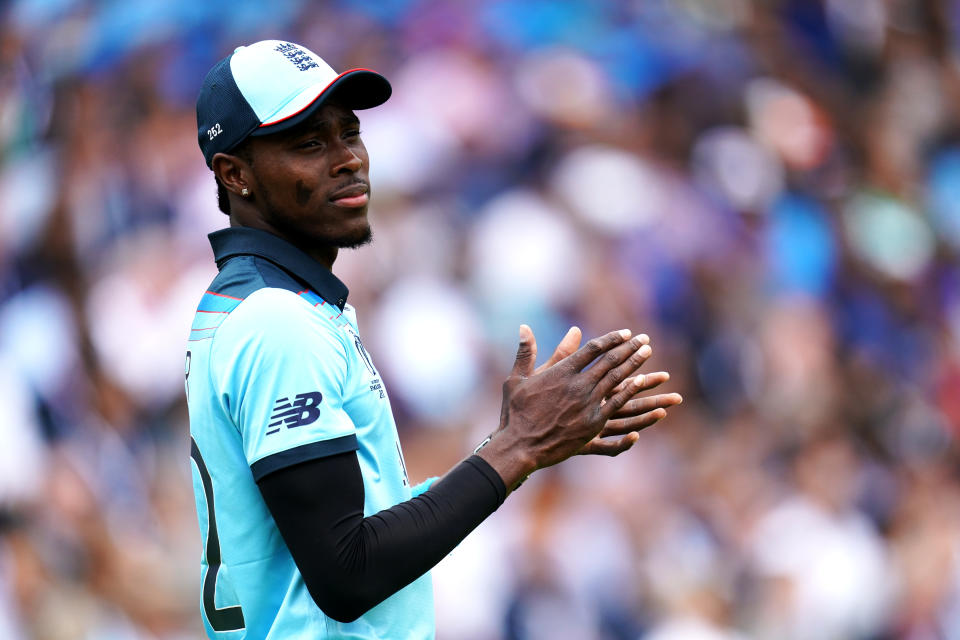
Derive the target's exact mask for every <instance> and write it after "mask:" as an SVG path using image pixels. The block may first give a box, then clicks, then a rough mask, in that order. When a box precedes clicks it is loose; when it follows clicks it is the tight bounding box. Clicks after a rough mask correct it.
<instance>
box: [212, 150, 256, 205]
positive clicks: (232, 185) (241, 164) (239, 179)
mask: <svg viewBox="0 0 960 640" xmlns="http://www.w3.org/2000/svg"><path fill="white" fill-rule="evenodd" d="M210 166H211V168H212V169H213V173H214V175H216V176H217V179H218V180H220V183H221V184H222V185H223V186H224V187H226V189H227V191H230V192H232V193H234V194H236V195H238V196H241V194H242V192H243V190H244V189H248V190H249V189H250V183H251V174H250V165H249V164H248V163H247V162H246V161H245V160H244V159H243V158H241V157H240V156H232V155H230V154H228V153H216V154H214V156H213V161H212V162H211V163H210ZM248 192H249V191H248Z"/></svg>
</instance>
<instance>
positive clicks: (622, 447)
mask: <svg viewBox="0 0 960 640" xmlns="http://www.w3.org/2000/svg"><path fill="white" fill-rule="evenodd" d="M639 439H640V434H639V433H628V434H627V435H625V436H623V437H622V438H619V439H617V440H601V439H600V438H599V437H597V438H594V439H593V440H591V441H590V442H588V443H587V444H585V445H583V448H582V449H580V451H578V452H577V453H578V454H579V455H581V456H610V457H613V456H618V455H620V454H621V453H623V452H624V451H626V450H627V449H629V448H630V447H632V446H633V445H635V444H636V443H637V440H639Z"/></svg>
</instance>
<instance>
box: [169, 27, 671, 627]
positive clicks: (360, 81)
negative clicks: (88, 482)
mask: <svg viewBox="0 0 960 640" xmlns="http://www.w3.org/2000/svg"><path fill="white" fill-rule="evenodd" d="M390 92H391V88H390V84H389V83H388V82H387V80H386V79H385V78H383V76H381V75H379V74H377V73H375V72H373V71H370V70H367V69H352V70H349V71H346V72H344V73H339V74H338V73H337V72H335V71H334V70H333V69H332V68H331V67H330V66H329V65H328V64H327V63H326V62H324V61H323V60H322V59H321V58H320V57H319V56H317V55H316V54H315V53H313V52H311V51H310V50H308V49H307V48H305V47H303V46H300V45H298V44H294V43H290V42H283V41H278V40H266V41H262V42H257V43H254V44H251V45H249V46H245V47H239V48H237V49H236V50H235V51H234V52H233V53H232V54H230V55H229V56H227V57H226V58H224V59H223V60H221V61H220V62H219V63H217V64H216V65H215V66H214V67H213V68H212V69H211V70H210V72H209V73H208V74H207V77H206V80H205V81H204V84H203V87H202V89H201V90H200V95H199V97H198V99H197V125H198V130H197V134H198V138H199V143H200V149H201V151H202V152H203V155H204V158H205V160H206V162H207V165H208V166H209V167H210V168H211V169H212V170H213V172H214V175H215V176H216V181H217V184H218V189H219V199H220V207H221V209H222V210H223V211H224V212H225V213H227V214H229V216H230V226H229V228H227V229H223V230H221V231H217V232H215V233H212V234H210V243H211V245H212V248H213V253H214V257H215V259H216V263H217V267H218V269H219V274H218V275H217V276H216V277H215V278H214V280H213V282H212V283H211V284H210V287H209V289H208V290H207V291H206V292H205V293H204V294H203V297H202V299H201V300H200V304H199V307H198V309H197V312H196V315H195V318H194V322H193V327H192V329H191V331H190V336H189V342H188V343H187V344H188V347H187V349H188V350H187V357H186V388H187V398H188V405H189V411H190V432H191V443H190V445H191V458H192V461H193V467H192V468H193V484H194V492H195V495H196V506H197V514H198V517H199V521H200V532H201V535H202V538H203V554H202V560H201V583H202V584H201V602H202V612H203V621H204V625H205V627H206V630H207V633H208V634H209V636H210V637H211V638H218V639H235V638H236V639H239V638H250V639H269V640H279V639H283V640H294V639H307V638H309V639H319V638H364V639H369V640H373V639H385V638H391V639H411V638H432V637H433V636H434V615H433V598H432V587H431V583H430V575H429V570H430V568H431V567H433V566H434V565H435V564H436V563H437V562H438V561H439V560H441V559H442V558H443V557H444V556H445V555H446V554H448V553H449V552H450V551H451V550H452V549H453V548H454V547H455V546H456V545H457V544H458V543H459V542H460V541H461V540H463V538H464V537H465V536H466V535H467V534H468V533H469V532H470V531H471V530H473V529H474V528H475V527H476V526H477V525H478V524H479V523H480V522H482V521H483V520H484V519H485V518H486V517H487V516H489V515H490V514H491V513H493V512H494V511H495V510H496V509H497V508H498V507H499V505H500V504H501V503H502V502H503V501H504V500H505V499H506V498H507V496H508V495H509V494H510V492H511V491H512V490H514V489H515V488H516V487H517V486H518V485H519V484H520V483H521V482H522V481H523V480H524V479H525V478H526V477H527V476H528V475H530V474H531V473H533V472H534V471H536V470H537V469H540V468H543V467H547V466H550V465H553V464H556V463H558V462H561V461H563V460H565V459H566V458H568V457H570V456H572V455H575V454H585V453H592V454H604V455H616V454H618V453H620V452H622V451H625V450H627V449H629V448H630V447H631V446H632V445H633V444H634V443H635V442H636V441H637V438H638V434H637V433H636V432H637V430H639V429H642V428H643V427H646V426H648V425H650V424H652V423H654V422H656V421H657V420H659V419H661V418H662V417H664V415H665V409H666V408H667V407H669V406H671V405H675V404H677V403H679V402H680V401H681V399H680V397H679V396H678V395H677V394H662V395H654V396H641V395H639V394H641V392H644V391H647V390H649V389H652V388H653V387H656V386H657V385H659V384H661V383H662V382H664V381H665V380H666V379H667V374H666V373H662V372H661V373H653V374H648V375H646V376H644V375H634V374H635V373H636V371H637V370H638V369H639V368H640V366H641V365H642V364H643V362H644V361H645V360H646V359H647V358H648V357H649V355H650V346H649V345H648V344H647V342H648V340H647V338H646V336H636V337H632V336H631V334H630V332H629V331H627V330H622V331H614V332H611V333H608V334H606V335H604V336H601V337H599V338H596V339H593V340H590V341H589V342H587V343H586V345H584V346H583V347H582V348H578V347H579V344H580V335H579V332H578V331H577V330H571V332H570V333H568V335H567V337H566V338H564V340H563V341H562V342H561V344H560V345H559V346H558V348H557V350H556V351H555V353H554V354H553V356H552V357H551V358H550V359H549V360H548V361H547V363H546V364H544V365H543V366H541V367H540V368H539V369H536V370H535V369H534V362H535V359H536V342H535V340H534V336H533V333H532V332H531V331H530V329H529V328H528V327H526V326H522V327H521V329H520V346H519V349H518V352H517V357H516V362H515V364H514V367H513V371H512V372H511V373H510V376H509V377H508V378H507V381H506V383H505V384H504V387H503V389H504V396H503V406H502V411H501V420H500V424H499V425H491V432H492V433H491V436H490V437H489V438H487V439H486V440H485V441H484V443H483V444H482V445H481V446H480V447H478V449H477V450H476V451H475V452H474V454H473V455H470V456H468V457H467V458H466V459H464V460H463V461H462V462H460V463H459V464H458V465H456V466H455V467H453V468H452V469H450V470H449V471H448V472H447V474H446V475H445V476H444V477H443V478H442V479H439V480H434V481H428V482H425V483H423V484H421V485H418V486H416V487H411V486H410V483H409V480H408V478H407V473H406V469H405V467H404V462H403V454H402V451H401V448H400V443H399V441H398V439H397V429H396V426H395V424H394V420H393V416H392V413H391V409H390V401H389V398H388V395H387V391H386V387H385V385H384V382H383V380H382V378H381V377H380V373H379V371H378V370H377V367H376V365H375V363H374V361H373V358H372V357H371V356H370V354H369V353H368V352H367V351H366V349H365V348H364V346H363V342H362V341H361V339H360V334H359V331H358V329H357V318H356V313H355V311H354V309H353V307H351V306H350V305H349V304H348V303H347V294H348V290H347V286H346V285H345V284H344V283H343V282H341V281H340V280H339V279H337V277H336V276H334V275H333V273H332V272H331V268H332V267H333V263H334V261H335V260H336V258H337V254H338V252H339V251H340V249H343V248H351V247H357V246H360V245H362V244H364V243H367V242H369V241H370V238H371V231H370V225H369V223H368V221H367V207H368V204H369V202H370V194H371V190H370V189H371V186H370V180H369V177H368V173H367V172H368V170H369V166H370V159H369V158H368V156H367V151H366V149H365V148H364V146H363V142H362V141H361V138H360V129H359V126H360V124H359V121H358V120H357V117H356V115H355V113H354V112H355V111H356V110H361V109H367V108H371V107H375V106H377V105H380V104H382V103H383V102H384V101H386V100H387V99H388V98H389V97H390ZM397 153H403V150H402V149H398V150H397ZM410 303H411V304H417V302H416V301H415V300H411V302H410ZM424 357H429V354H424ZM591 364H592V366H589V365H591ZM465 588H469V585H465Z"/></svg>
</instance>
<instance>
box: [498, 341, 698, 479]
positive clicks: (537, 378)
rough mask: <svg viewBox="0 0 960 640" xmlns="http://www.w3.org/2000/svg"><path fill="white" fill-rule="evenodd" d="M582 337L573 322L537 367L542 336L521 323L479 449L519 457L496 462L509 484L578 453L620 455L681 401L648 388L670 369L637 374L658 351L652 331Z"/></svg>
mask: <svg viewBox="0 0 960 640" xmlns="http://www.w3.org/2000/svg"><path fill="white" fill-rule="evenodd" d="M580 340H581V334H580V331H579V329H577V328H576V327H574V328H572V329H571V330H570V331H569V332H567V335H566V336H565V337H564V338H563V340H561V342H560V344H559V345H558V346H557V348H556V350H555V351H554V353H553V355H552V356H551V357H550V359H549V360H548V361H547V362H546V363H544V364H543V365H542V366H540V367H538V368H534V367H535V362H536V357H537V343H536V339H535V337H534V335H533V331H532V330H531V329H530V328H529V327H528V326H526V325H522V326H521V327H520V346H519V348H518V350H517V357H516V361H515V362H514V366H513V370H512V371H511V372H510V376H509V377H508V378H507V380H506V382H504V384H503V405H502V408H501V415H500V426H499V428H498V429H497V431H496V432H495V434H494V436H493V438H492V440H491V446H490V447H488V449H489V451H483V452H481V455H483V456H484V457H485V458H487V460H488V462H491V463H492V464H493V463H494V460H496V459H497V458H500V459H499V460H497V462H502V460H503V459H502V458H501V456H502V455H507V456H509V457H510V458H511V459H512V460H513V461H514V464H512V465H510V464H507V465H502V464H501V465H497V464H494V467H495V468H496V467H498V466H500V467H501V468H500V470H501V473H502V475H504V476H505V482H506V483H507V486H508V488H513V486H515V483H512V481H513V480H515V479H516V480H517V482H519V478H522V477H525V476H524V475H520V476H517V474H518V473H521V474H522V473H524V470H525V473H530V472H532V471H535V470H536V469H540V468H543V467H548V466H551V465H554V464H557V463H558V462H561V461H563V460H565V459H567V458H569V457H570V456H573V455H577V454H599V455H607V456H616V455H619V454H620V453H623V452H624V451H626V450H627V449H629V448H630V447H632V446H633V445H634V444H635V443H636V442H637V440H638V439H639V437H640V436H639V433H638V431H639V430H641V429H644V428H646V427H648V426H650V425H652V424H654V423H656V422H657V421H659V420H661V419H662V418H664V417H665V416H666V409H667V407H670V406H673V405H677V404H680V402H682V401H683V399H682V398H681V396H680V394H677V393H666V394H659V395H653V396H642V394H643V393H644V392H646V391H649V390H651V389H653V388H655V387H657V386H659V385H660V384H662V383H664V382H666V381H667V380H669V378H670V376H669V374H668V373H666V372H664V371H659V372H656V373H650V374H646V375H642V374H640V375H637V371H638V370H639V369H640V367H642V366H643V364H644V363H645V362H646V361H647V359H648V358H649V357H650V355H651V353H652V349H651V347H650V344H649V342H650V340H649V338H648V337H647V336H646V335H643V334H641V335H638V336H634V337H632V338H631V334H630V331H629V330H627V329H624V330H621V331H612V332H610V333H608V334H606V335H604V336H601V337H598V338H594V339H592V340H590V341H588V342H587V343H586V344H585V345H584V346H583V347H580ZM591 363H593V366H590V365H591ZM494 445H495V446H494ZM484 454H486V455H484ZM504 471H506V473H504Z"/></svg>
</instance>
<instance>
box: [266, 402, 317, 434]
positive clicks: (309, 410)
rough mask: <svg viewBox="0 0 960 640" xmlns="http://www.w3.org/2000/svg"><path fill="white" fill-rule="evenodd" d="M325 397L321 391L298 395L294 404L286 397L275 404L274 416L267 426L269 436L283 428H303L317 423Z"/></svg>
mask: <svg viewBox="0 0 960 640" xmlns="http://www.w3.org/2000/svg"><path fill="white" fill-rule="evenodd" d="M321 400H323V395H322V394H321V393H320V392H319V391H311V392H309V393H298V394H297V395H296V396H295V397H294V398H293V402H290V399H289V398H287V397H286V396H284V397H283V398H280V399H278V400H277V401H276V402H275V403H274V407H273V415H272V416H270V424H268V425H267V435H270V434H271V433H276V432H277V431H280V428H281V427H282V426H284V425H285V426H286V427H287V428H288V429H293V428H294V427H302V426H304V425H307V424H311V423H313V422H316V420H317V418H319V417H320V401H321Z"/></svg>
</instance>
